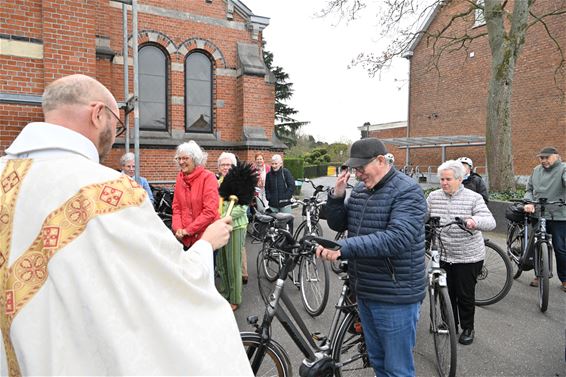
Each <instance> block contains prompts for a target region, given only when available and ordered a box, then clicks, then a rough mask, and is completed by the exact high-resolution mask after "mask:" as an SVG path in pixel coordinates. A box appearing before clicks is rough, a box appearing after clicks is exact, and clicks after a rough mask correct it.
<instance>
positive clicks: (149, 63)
mask: <svg viewBox="0 0 566 377" xmlns="http://www.w3.org/2000/svg"><path fill="white" fill-rule="evenodd" d="M138 60H139V63H138V64H139V96H140V97H139V109H140V129H141V130H148V131H166V130H167V124H168V121H167V120H168V117H167V85H168V82H167V81H168V77H167V56H166V55H165V53H164V52H163V50H162V49H161V48H159V47H157V46H155V45H151V44H148V45H145V46H142V47H141V48H140V50H139V55H138Z"/></svg>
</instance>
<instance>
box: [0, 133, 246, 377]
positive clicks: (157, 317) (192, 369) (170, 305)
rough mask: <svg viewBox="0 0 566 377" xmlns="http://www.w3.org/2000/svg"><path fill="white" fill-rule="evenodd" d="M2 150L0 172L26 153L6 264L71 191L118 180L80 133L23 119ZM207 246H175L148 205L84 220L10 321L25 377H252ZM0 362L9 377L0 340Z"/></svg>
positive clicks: (13, 342)
mask: <svg viewBox="0 0 566 377" xmlns="http://www.w3.org/2000/svg"><path fill="white" fill-rule="evenodd" d="M6 154H7V156H5V157H3V158H1V159H0V173H1V172H2V171H3V170H4V167H5V166H6V164H7V161H8V159H14V158H17V159H20V158H31V159H33V162H32V164H31V167H30V169H29V172H28V174H27V176H26V177H25V178H24V179H23V183H22V184H21V189H20V193H19V195H18V198H17V202H16V205H15V214H14V218H13V232H12V243H11V253H10V258H9V266H11V265H12V263H13V262H14V261H15V260H16V259H17V258H18V257H19V256H20V255H22V253H24V252H25V251H26V250H27V249H28V248H29V247H30V244H31V243H32V241H33V240H34V239H35V238H36V236H37V235H38V233H39V231H40V229H41V228H42V223H43V221H44V220H45V219H46V217H47V216H48V215H49V214H50V213H52V212H53V211H54V210H56V209H57V208H59V207H60V206H61V205H62V204H63V203H65V202H66V201H67V200H68V199H69V198H70V197H72V196H73V195H75V194H76V193H77V192H78V191H79V189H81V188H82V187H85V186H88V185H91V184H93V183H102V182H107V181H112V180H116V179H118V178H119V177H120V176H121V174H120V173H119V172H117V171H114V170H112V169H109V168H107V167H104V166H102V165H100V164H99V163H98V154H97V151H96V148H95V146H94V145H93V144H92V143H91V142H90V141H89V140H88V139H86V138H85V137H83V136H82V135H80V134H78V133H76V132H73V131H71V130H68V129H66V128H63V127H60V126H57V125H52V124H47V123H32V124H29V125H28V126H26V127H25V128H24V130H23V131H22V132H21V133H20V135H19V136H18V137H17V138H16V140H15V141H14V143H13V144H12V145H11V146H10V147H9V148H8V149H7V150H6ZM1 194H2V191H0V195H1ZM212 253H213V250H212V247H211V245H210V244H209V243H208V242H206V241H199V242H197V243H196V244H195V245H194V246H193V247H192V248H191V249H190V250H189V251H188V252H183V250H182V245H181V244H180V243H179V242H178V241H177V240H176V239H175V237H174V236H173V234H172V233H171V231H170V230H169V229H167V228H166V226H165V225H164V224H163V223H162V222H161V220H160V219H159V217H158V216H157V215H156V214H155V212H154V210H153V208H152V206H151V204H150V202H149V201H148V200H143V202H142V203H141V205H139V206H130V207H126V208H124V209H121V210H118V211H116V212H112V213H107V214H101V215H98V216H96V217H94V218H92V219H91V220H90V221H89V222H88V223H87V225H86V228H85V229H84V231H83V232H82V233H81V234H79V235H78V236H77V237H76V238H75V239H73V240H72V242H70V243H69V244H67V245H66V246H64V247H63V248H62V249H61V250H60V251H58V252H57V253H56V254H55V255H54V256H53V257H52V258H51V259H50V261H49V264H48V265H47V269H48V276H47V279H46V281H45V283H44V284H43V285H42V286H41V288H40V289H39V290H38V291H37V293H36V294H35V295H34V296H33V298H31V299H30V301H29V302H27V304H26V305H25V306H24V307H23V308H22V309H21V311H20V312H19V313H18V314H17V315H16V316H15V318H14V319H13V322H12V325H11V329H10V336H11V340H12V345H13V347H14V349H15V353H16V356H17V360H18V364H19V366H20V371H21V373H22V375H44V376H45V375H251V374H252V371H251V368H250V365H249V362H248V360H247V357H246V354H245V352H244V349H243V346H242V342H241V340H240V336H239V330H238V327H237V324H236V321H235V319H234V315H233V312H232V310H231V309H230V305H229V304H228V302H226V300H225V299H224V298H223V297H222V296H221V295H220V294H219V293H218V292H217V290H216V288H215V286H214V284H213V282H212V281H211V279H210V276H212V273H211V269H212V268H213V267H212ZM0 363H1V369H0V371H1V373H2V374H3V375H5V374H7V370H6V353H5V347H4V344H3V342H2V341H1V340H0Z"/></svg>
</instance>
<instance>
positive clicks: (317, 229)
mask: <svg viewBox="0 0 566 377" xmlns="http://www.w3.org/2000/svg"><path fill="white" fill-rule="evenodd" d="M311 227H312V230H313V231H312V233H313V234H315V235H317V236H319V237H322V227H321V226H320V224H319V223H314V224H311ZM307 231H308V229H307V221H306V220H305V221H303V222H302V223H300V224H299V226H298V227H297V230H296V231H295V234H293V238H294V239H295V241H300V240H301V238H303V237H304V236H306V235H307Z"/></svg>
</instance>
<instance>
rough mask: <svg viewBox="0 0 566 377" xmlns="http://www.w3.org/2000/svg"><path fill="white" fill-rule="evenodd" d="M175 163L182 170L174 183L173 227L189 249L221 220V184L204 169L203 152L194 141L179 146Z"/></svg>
mask: <svg viewBox="0 0 566 377" xmlns="http://www.w3.org/2000/svg"><path fill="white" fill-rule="evenodd" d="M175 160H176V161H177V163H178V164H179V168H180V169H181V171H180V172H179V175H177V181H176V183H175V196H174V198H173V226H172V227H173V232H174V233H175V237H177V239H178V240H179V241H181V242H182V243H183V245H185V249H188V248H189V247H190V246H191V245H192V244H194V243H195V242H196V241H198V240H199V239H200V237H201V235H202V233H203V232H204V230H205V229H206V227H207V226H209V225H210V224H212V223H213V222H214V221H215V220H217V219H218V218H219V217H220V216H219V214H218V201H219V198H218V182H217V181H216V177H215V176H214V174H213V173H212V172H211V171H209V170H206V169H205V168H204V166H203V162H204V153H203V151H202V150H201V149H200V147H199V146H198V144H197V143H195V142H194V141H192V140H191V141H189V142H188V143H183V144H181V145H179V146H178V147H177V152H176V154H175Z"/></svg>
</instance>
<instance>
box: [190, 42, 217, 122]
mask: <svg viewBox="0 0 566 377" xmlns="http://www.w3.org/2000/svg"><path fill="white" fill-rule="evenodd" d="M185 109H186V114H185V122H186V123H185V129H186V131H187V132H212V62H211V61H210V59H209V58H208V56H206V55H205V54H203V53H201V52H193V53H191V54H190V55H189V56H188V57H187V60H185Z"/></svg>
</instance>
